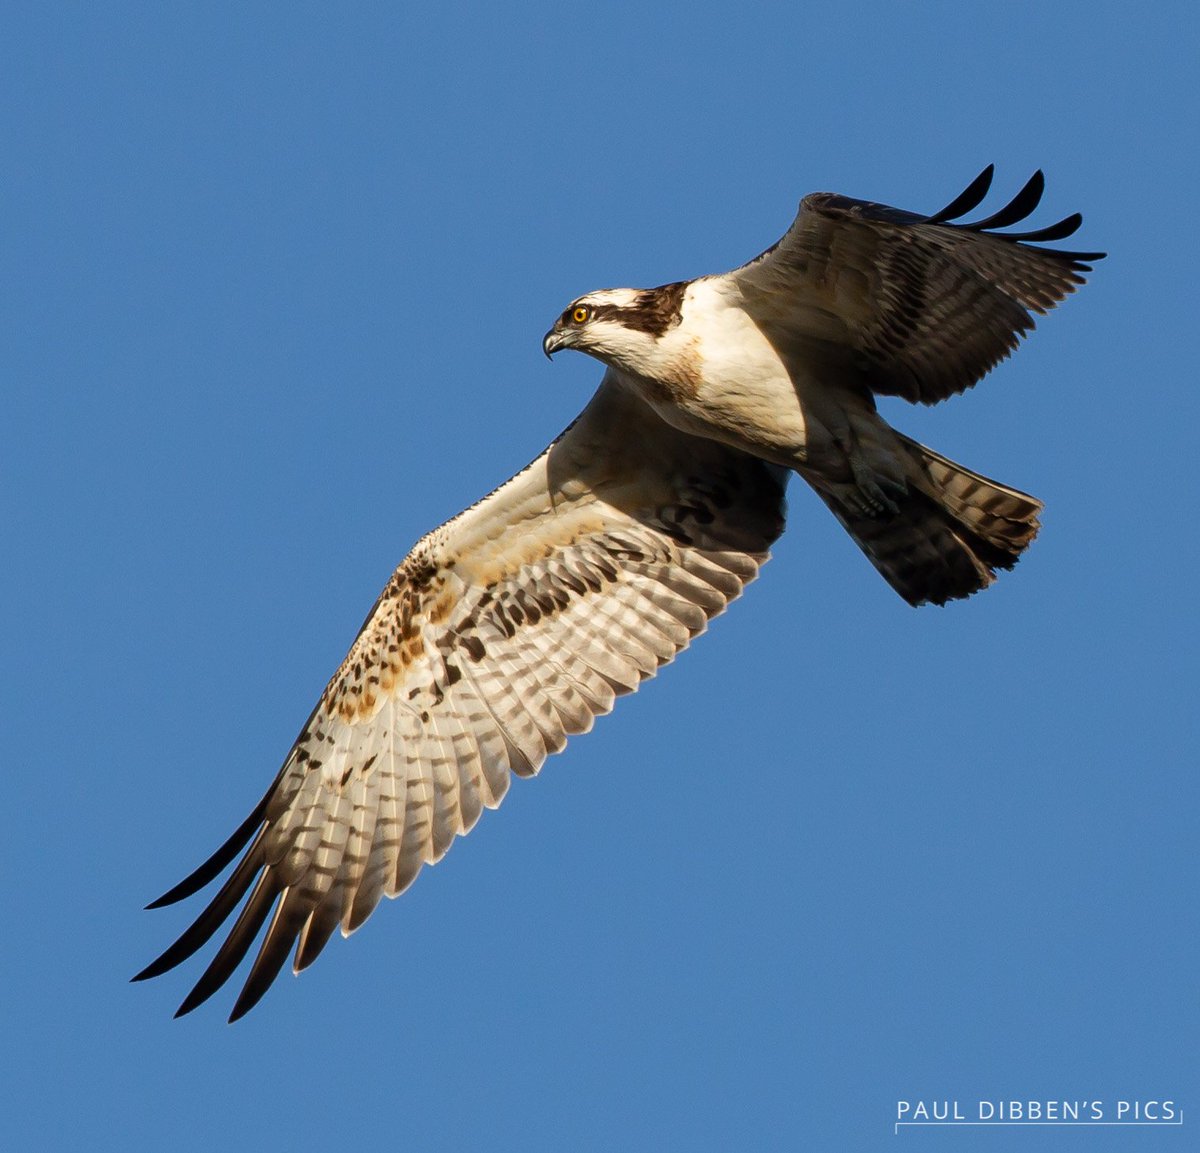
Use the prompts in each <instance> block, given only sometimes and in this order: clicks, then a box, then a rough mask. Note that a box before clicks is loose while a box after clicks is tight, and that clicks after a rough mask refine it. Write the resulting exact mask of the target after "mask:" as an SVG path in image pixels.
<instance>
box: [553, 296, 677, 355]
mask: <svg viewBox="0 0 1200 1153" xmlns="http://www.w3.org/2000/svg"><path fill="white" fill-rule="evenodd" d="M686 288H687V283H686V282H680V283H679V284H666V285H663V286H662V287H661V288H647V289H636V288H606V289H602V290H601V291H599V292H589V293H588V294H587V295H586V296H581V297H580V298H579V299H578V300H574V301H572V302H571V304H570V306H569V307H568V308H567V309H566V311H565V312H563V314H562V315H561V316H560V317H559V318H558V319H557V320H556V321H555V322H554V327H553V328H551V329H550V331H549V332H548V333H546V335H545V337H544V338H543V340H542V351H543V352H544V353H545V354H546V355H547V356H553V355H554V353H556V352H558V350H559V349H562V348H574V349H577V350H578V351H579V352H586V353H587V354H588V355H589V356H594V357H595V358H596V359H597V360H600V361H603V362H604V363H605V364H610V365H613V366H614V367H616V368H621V369H624V370H626V371H628V372H634V373H652V372H653V371H654V369H655V365H656V361H657V358H658V342H659V338H660V337H661V336H662V335H663V334H664V333H666V332H667V331H668V330H669V329H671V328H674V327H675V325H677V324H678V323H679V322H680V320H681V319H682V313H681V311H680V310H681V306H682V304H683V293H684V290H685V289H686Z"/></svg>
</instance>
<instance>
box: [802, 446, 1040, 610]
mask: <svg viewBox="0 0 1200 1153" xmlns="http://www.w3.org/2000/svg"><path fill="white" fill-rule="evenodd" d="M896 435H897V437H898V439H899V441H900V443H901V445H902V446H903V448H904V449H905V450H906V451H907V454H908V457H909V463H910V468H909V470H908V471H909V475H908V493H907V495H906V496H903V497H901V498H899V500H898V501H897V503H898V505H899V512H898V513H896V514H893V515H891V516H889V515H887V514H884V515H882V516H878V517H871V516H866V515H863V514H862V513H861V512H858V511H856V510H854V509H851V508H849V507H848V506H847V505H845V504H844V503H843V502H842V501H840V500H839V499H838V498H837V496H836V495H834V494H833V493H832V492H829V491H825V490H821V489H818V492H819V493H820V495H821V498H822V499H823V500H824V501H825V503H826V504H827V505H829V507H830V508H831V509H832V510H833V513H834V515H835V516H836V517H837V518H838V520H840V521H841V522H842V524H843V525H844V526H845V528H846V531H847V532H848V533H849V534H850V535H851V537H853V538H854V541H855V543H856V544H857V545H858V546H859V548H861V549H862V550H863V552H864V553H866V555H867V558H868V559H869V560H870V561H871V563H872V564H873V565H874V566H875V567H876V568H877V569H878V570H879V571H880V573H881V574H882V575H883V577H884V579H885V580H886V581H887V582H888V584H890V585H891V586H892V588H894V589H895V590H896V591H897V592H898V593H899V594H900V595H901V596H902V597H903V598H904V599H905V600H906V601H908V603H909V604H911V605H920V604H936V605H941V604H945V603H946V602H947V601H951V600H957V599H958V598H960V597H969V596H970V595H971V594H972V593H976V592H978V591H979V590H980V589H984V588H987V586H988V585H990V584H991V583H992V581H994V580H995V579H996V571H997V570H1000V569H1010V568H1012V567H1013V565H1014V564H1016V563H1017V560H1018V558H1019V557H1020V555H1021V553H1022V552H1023V551H1024V550H1025V548H1026V547H1027V546H1028V545H1029V542H1030V541H1032V540H1033V538H1034V537H1035V536H1037V532H1038V528H1039V527H1040V525H1039V522H1038V513H1039V512H1041V509H1042V502H1041V501H1039V500H1037V499H1036V498H1035V497H1032V496H1029V495H1028V494H1027V493H1023V492H1020V491H1019V490H1017V489H1015V488H1009V487H1008V486H1007V485H1002V484H998V483H997V482H996V481H994V480H989V479H988V478H987V477H985V476H981V475H980V474H979V473H976V472H972V471H971V470H970V469H967V468H963V466H962V465H960V464H955V463H954V461H952V460H947V459H946V457H944V456H940V455H939V454H938V453H936V452H933V451H932V450H931V449H928V448H926V447H925V446H924V445H922V444H918V443H917V442H916V441H915V440H910V439H909V438H908V437H906V436H902V435H901V434H899V433H897V434H896Z"/></svg>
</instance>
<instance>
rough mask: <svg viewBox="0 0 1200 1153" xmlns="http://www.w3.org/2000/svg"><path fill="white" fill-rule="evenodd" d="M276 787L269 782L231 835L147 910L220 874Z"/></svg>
mask: <svg viewBox="0 0 1200 1153" xmlns="http://www.w3.org/2000/svg"><path fill="white" fill-rule="evenodd" d="M274 788H275V786H274V785H272V786H271V789H269V790H268V791H267V793H266V795H265V796H264V797H263V799H262V800H261V801H259V802H258V804H257V805H255V806H254V811H253V812H252V813H251V814H250V815H249V816H248V817H247V818H246V819H245V820H244V821H243V822H242V823H241V824H240V825H238V827H237V828H236V829H235V830H234V831H233V834H232V836H230V838H229V839H228V840H227V841H226V842H225V843H224V844H223V845H222V846H221V847H220V848H219V849H218V850H217V851H216V852H215V853H213V855H212V856H211V857H209V858H208V860H207V861H205V862H204V864H202V865H201V866H200V867H199V868H197V869H194V870H193V871H192V872H190V873H189V874H188V875H187V876H186V877H184V878H183V880H182V881H180V882H179V884H178V885H176V886H175V887H174V888H172V889H168V890H167V891H166V892H165V893H163V895H162V896H161V897H158V898H157V899H155V900H153V901H151V902H150V904H148V905H147V906H146V908H147V909H162V908H165V907H166V906H167V905H174V904H176V903H177V902H179V901H182V900H185V899H186V898H188V897H191V896H193V895H194V894H196V893H198V892H200V890H201V889H203V888H204V886H205V885H207V884H208V883H209V882H210V881H212V880H213V879H214V878H215V877H217V876H219V875H220V873H221V872H222V870H223V869H224V868H225V866H226V865H228V864H229V862H230V861H232V860H233V858H234V857H236V856H237V855H238V853H240V852H241V851H242V849H244V848H245V847H246V844H247V843H248V842H249V840H250V838H251V837H252V836H254V834H255V833H256V832H257V831H258V827H259V826H260V825H261V824H262V823H263V818H264V817H265V816H266V812H267V802H268V801H269V800H270V797H271V793H272V792H273V791H274Z"/></svg>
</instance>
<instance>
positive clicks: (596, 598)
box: [135, 373, 784, 1020]
mask: <svg viewBox="0 0 1200 1153" xmlns="http://www.w3.org/2000/svg"><path fill="white" fill-rule="evenodd" d="M783 485H784V478H783V476H782V474H781V473H780V472H778V471H776V470H774V469H772V468H771V467H770V466H768V465H765V464H763V463H762V462H761V461H758V460H755V459H753V458H751V457H749V456H745V455H743V454H741V453H739V452H737V451H735V450H733V449H728V448H724V447H722V446H720V445H718V444H716V443H715V442H712V441H706V440H699V439H696V438H693V437H690V436H687V435H686V434H684V433H681V432H678V431H675V430H673V429H671V428H669V427H668V426H667V425H665V424H663V423H662V422H661V421H660V420H659V419H658V418H657V417H656V416H654V414H653V413H652V412H651V410H650V409H649V408H648V407H646V406H645V405H644V404H643V403H642V402H641V401H640V400H638V399H636V398H635V397H634V396H633V394H632V392H631V391H629V390H628V389H626V388H625V387H624V386H623V385H622V384H621V382H620V380H619V378H617V377H616V376H615V374H613V373H610V374H609V376H608V377H606V379H605V382H604V383H603V384H602V385H601V387H600V390H599V391H598V392H597V394H596V396H595V397H594V399H593V400H592V402H591V403H590V404H589V406H588V407H587V409H586V410H585V411H584V413H583V414H582V415H581V416H580V418H579V419H578V420H577V421H576V422H575V424H573V425H572V426H571V427H570V428H569V429H568V430H567V431H566V432H565V433H564V434H563V435H562V436H561V437H560V438H559V439H558V440H557V441H556V442H555V443H554V444H553V445H551V447H550V448H549V449H548V450H547V451H546V452H545V453H544V454H543V455H542V456H541V457H539V458H538V460H536V461H535V462H534V463H533V464H532V465H530V466H529V467H528V468H527V469H525V470H524V471H523V472H522V473H520V474H519V475H517V476H516V477H514V478H513V479H512V480H510V481H509V482H508V483H507V484H505V485H503V486H502V487H500V488H499V489H497V490H496V491H495V492H493V493H492V494H491V495H490V496H488V497H487V498H485V499H484V500H483V501H481V502H480V503H479V504H477V505H475V506H474V507H473V508H471V509H468V510H467V511H466V512H465V513H463V514H461V515H460V516H458V517H456V518H455V519H454V520H452V521H450V522H449V523H448V524H446V525H444V526H442V528H440V529H438V530H436V531H435V532H433V533H431V534H430V535H429V536H427V537H425V538H424V539H423V540H422V541H420V542H419V543H418V544H417V545H416V547H415V548H414V549H413V551H412V552H411V553H410V555H409V556H408V558H407V559H406V560H405V561H404V562H403V563H402V564H401V565H400V567H399V568H398V569H397V570H396V573H395V574H394V575H393V577H392V579H391V580H390V581H389V583H388V585H387V587H386V588H385V589H384V591H383V594H382V596H381V597H380V598H379V601H378V602H377V604H376V605H375V608H374V610H373V611H372V612H371V614H370V616H369V617H368V618H367V621H366V623H365V624H364V625H363V628H362V631H361V632H360V634H359V636H358V639H357V640H356V641H355V642H354V645H353V647H352V648H351V650H350V652H349V655H348V656H347V657H346V659H345V661H344V662H343V664H342V666H341V668H339V669H338V671H337V673H336V674H335V675H334V677H333V679H332V680H331V681H330V683H329V686H328V687H327V688H326V690H325V692H324V694H323V695H322V697H321V699H320V701H319V702H318V704H317V706H316V708H315V709H314V710H313V713H312V715H311V717H310V718H309V720H308V723H307V724H306V725H305V726H304V729H303V731H302V732H301V733H300V736H299V738H298V739H297V741H296V743H295V745H294V747H293V748H292V750H291V752H290V753H289V754H288V756H287V758H286V760H285V762H284V765H283V768H282V769H281V770H280V773H279V775H278V776H277V777H276V779H275V782H274V783H273V784H272V786H271V788H270V790H269V791H268V792H267V794H266V796H264V797H263V799H262V801H261V802H260V803H259V805H258V806H257V807H256V808H255V810H254V811H253V812H252V813H251V815H250V817H249V818H247V820H246V821H245V822H244V823H243V824H242V825H241V827H240V828H239V829H238V831H237V832H236V833H235V834H234V836H233V837H231V838H230V839H229V841H227V842H226V843H225V845H223V846H222V847H221V849H219V850H218V851H217V853H215V854H214V855H213V856H212V857H211V858H210V859H209V860H208V861H207V862H205V864H204V865H202V866H201V867H200V868H199V869H197V870H196V871H195V872H194V873H193V874H192V875H191V876H190V877H189V878H187V879H186V880H185V881H183V882H181V883H180V884H179V885H177V886H175V888H174V889H172V890H171V891H170V892H169V893H167V894H166V895H165V896H164V897H162V898H160V899H159V901H157V902H155V905H160V904H167V903H170V902H172V901H176V900H180V899H182V898H184V897H187V896H190V895H192V894H193V893H195V892H197V891H199V890H200V889H201V888H202V887H203V886H205V885H206V884H208V883H209V882H210V881H212V880H213V879H214V878H215V877H216V876H217V875H218V874H219V873H220V872H221V871H222V869H224V868H225V867H226V866H227V865H229V864H230V863H231V862H232V861H233V859H234V857H235V856H236V855H237V854H238V853H239V852H243V855H242V858H241V860H240V861H239V863H238V864H237V865H236V866H235V868H234V870H233V872H232V873H231V874H230V876H229V878H228V880H227V881H226V882H225V884H224V885H223V887H222V888H221V889H220V891H219V892H218V893H217V894H216V896H215V897H214V898H213V900H212V902H211V903H210V904H209V906H208V907H207V908H206V909H205V910H204V911H203V912H202V913H201V914H200V916H199V917H198V918H197V919H196V921H195V923H194V924H193V925H192V926H191V927H190V928H189V929H187V930H186V931H185V932H184V933H183V935H182V936H181V937H180V938H179V940H178V941H177V942H176V943H175V944H174V945H172V946H171V947H170V948H169V949H167V950H166V952H164V953H163V954H162V956H161V957H159V958H158V959H157V960H156V961H155V962H153V963H152V964H151V965H149V966H148V967H147V968H146V969H145V970H144V971H143V972H141V973H139V974H138V976H137V978H135V979H137V980H140V979H142V978H145V977H151V976H156V975H158V974H160V973H162V972H165V971H166V970H168V969H170V968H172V967H174V966H175V965H177V964H179V963H180V962H182V961H183V960H185V959H187V958H188V957H190V956H191V955H192V954H193V953H195V952H196V951H197V950H198V949H200V948H201V947H202V946H203V945H204V944H205V943H206V942H207V941H208V940H209V939H210V938H211V937H212V936H213V935H214V934H216V933H217V931H218V930H219V929H220V928H221V926H222V925H223V924H224V923H225V922H226V921H227V919H228V918H229V917H230V916H231V915H232V914H233V912H234V910H235V909H236V908H237V906H238V905H239V904H241V909H240V912H239V913H238V915H237V917H236V919H235V921H234V924H233V927H232V928H231V929H230V931H229V934H228V936H227V937H226V939H225V941H224V943H223V944H222V945H221V947H220V948H219V949H218V951H217V953H216V955H215V956H214V957H213V959H212V961H211V962H210V963H209V965H208V967H207V969H206V970H205V971H204V973H203V975H202V976H201V977H200V980H199V981H198V982H197V984H196V986H195V987H194V988H193V990H192V991H191V993H189V995H188V996H187V998H186V999H185V1000H184V1002H183V1004H182V1005H181V1006H180V1008H179V1012H180V1013H186V1012H189V1011H190V1010H192V1009H194V1008H195V1007H196V1006H197V1005H199V1004H201V1003H202V1002H203V1001H205V1000H206V999H207V998H208V997H210V996H211V995H212V994H213V993H214V992H215V991H216V990H217V989H218V988H220V987H221V985H223V984H224V983H225V982H226V981H227V980H228V979H229V977H230V976H231V975H232V973H233V971H234V970H235V969H236V968H237V966H238V964H239V963H240V962H241V961H242V959H243V958H244V957H245V956H246V954H247V953H248V952H249V951H250V949H251V947H252V946H253V944H254V941H255V940H256V938H257V937H258V935H259V933H260V932H261V931H262V927H263V925H264V924H266V926H267V928H266V932H265V934H264V936H263V938H262V943H261V945H260V946H259V949H258V953H257V955H256V957H255V960H254V962H253V964H252V965H251V968H250V972H249V975H248V977H247V979H246V983H245V985H244V987H243V989H242V992H241V995H240V996H239V998H238V1000H237V1003H236V1004H235V1006H234V1010H233V1014H232V1016H231V1018H230V1019H231V1020H234V1019H236V1018H237V1017H239V1016H241V1015H242V1014H244V1013H245V1012H246V1011H247V1010H249V1009H250V1008H251V1007H252V1006H253V1005H254V1004H255V1003H256V1002H257V1001H258V999H259V998H260V997H261V996H262V995H263V993H264V992H265V991H266V989H267V987H268V986H269V985H270V984H271V982H272V981H273V980H274V978H275V977H276V976H277V974H278V973H279V971H280V969H281V968H282V966H283V964H284V962H285V961H286V959H287V956H288V954H289V953H290V952H292V950H293V949H294V950H295V958H294V967H295V968H296V970H297V971H299V970H300V969H303V968H305V967H306V966H307V965H309V964H311V963H312V962H313V960H314V959H315V958H316V957H317V955H318V954H319V953H320V951H321V949H322V947H323V946H324V945H325V943H326V942H327V941H328V940H329V938H330V936H331V935H332V934H333V932H334V930H335V929H337V928H339V927H341V929H342V931H343V933H345V934H349V933H351V932H353V931H354V929H356V928H357V927H358V926H359V925H361V924H362V923H363V921H364V920H366V918H367V917H368V916H369V915H370V914H371V912H372V911H373V910H374V908H375V906H376V905H377V904H378V902H379V900H380V899H381V898H382V897H384V896H389V897H394V896H396V895H397V894H399V893H400V892H402V891H403V890H404V889H405V888H406V887H407V886H408V885H409V884H410V883H411V882H412V881H413V879H414V878H415V877H416V875H417V873H418V872H419V871H420V869H421V867H422V866H423V865H426V864H432V863H434V862H435V861H437V860H439V859H440V858H441V857H442V856H443V854H444V853H445V852H446V850H447V849H448V848H449V847H450V844H451V843H452V842H453V840H454V838H455V837H456V836H459V835H461V834H463V833H466V832H467V831H468V830H469V829H470V828H471V827H472V826H473V825H474V823H475V822H476V821H477V820H478V819H479V816H480V813H481V812H482V811H483V809H485V808H494V807H495V806H496V805H498V804H499V803H500V801H501V799H502V798H503V796H504V794H505V792H506V791H507V789H508V785H509V781H510V779H511V775H512V774H514V773H515V774H517V775H518V776H528V775H530V774H533V773H536V772H537V771H538V769H539V768H540V767H541V765H542V762H543V761H544V760H545V759H546V757H547V756H548V755H550V754H551V753H554V752H557V751H559V750H560V749H561V748H562V747H563V745H564V744H565V743H566V741H567V739H568V738H569V737H571V736H574V735H576V734H578V733H584V732H587V730H588V729H589V728H591V725H592V722H593V720H594V718H595V717H596V716H599V715H601V714H603V713H607V712H608V711H609V710H610V709H611V708H612V707H613V702H614V701H615V699H616V698H617V697H618V696H619V695H621V694H623V693H628V692H631V691H633V690H634V689H636V688H637V686H638V684H639V683H640V682H641V681H642V680H644V679H646V678H647V677H650V676H653V675H654V673H655V672H656V671H657V669H658V668H659V667H661V666H662V665H663V664H665V663H666V662H667V661H670V660H671V659H672V658H673V657H674V656H675V655H676V654H677V653H678V652H679V651H680V650H681V649H683V648H684V647H685V646H686V645H687V644H688V642H689V641H690V640H691V639H692V638H693V637H694V636H696V635H697V634H698V633H700V632H701V631H702V630H703V629H704V627H705V624H706V622H707V621H708V619H709V618H710V617H712V616H713V615H715V614H716V613H719V612H720V611H721V610H722V609H723V608H724V607H725V606H726V605H727V604H728V603H729V601H730V600H732V599H733V598H734V597H736V596H737V595H738V594H739V593H740V592H741V590H742V588H743V587H744V586H745V585H746V583H747V582H748V581H750V580H752V579H753V578H754V576H755V575H756V574H757V572H758V568H759V566H760V565H761V564H762V563H763V562H764V561H765V560H766V557H767V551H768V548H769V546H770V544H771V542H772V541H773V540H774V539H775V537H776V536H777V535H778V534H779V532H780V531H782V527H783ZM243 850H244V851H243Z"/></svg>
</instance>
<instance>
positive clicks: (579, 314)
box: [571, 304, 589, 324]
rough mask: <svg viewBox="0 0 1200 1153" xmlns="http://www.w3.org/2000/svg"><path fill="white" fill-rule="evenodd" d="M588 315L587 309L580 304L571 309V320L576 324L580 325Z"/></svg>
mask: <svg viewBox="0 0 1200 1153" xmlns="http://www.w3.org/2000/svg"><path fill="white" fill-rule="evenodd" d="M588 315H589V311H588V309H586V308H585V307H584V306H583V305H582V304H577V305H576V306H575V307H574V308H573V309H571V319H572V320H573V321H574V322H575V323H576V324H582V323H583V322H584V321H585V320H587V318H588Z"/></svg>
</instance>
